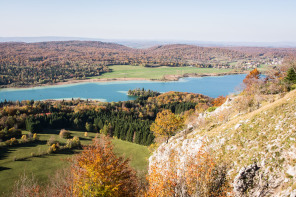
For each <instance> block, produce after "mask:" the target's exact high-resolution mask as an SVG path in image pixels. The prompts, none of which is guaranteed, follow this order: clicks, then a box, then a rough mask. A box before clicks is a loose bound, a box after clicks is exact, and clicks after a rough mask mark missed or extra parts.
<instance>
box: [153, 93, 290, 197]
mask: <svg viewBox="0 0 296 197" xmlns="http://www.w3.org/2000/svg"><path fill="white" fill-rule="evenodd" d="M236 99H237V97H235V98H232V100H231V101H228V102H226V103H225V104H224V105H222V106H221V107H220V108H218V109H216V111H214V112H212V113H207V114H203V115H200V116H199V117H197V118H196V119H195V121H194V122H193V127H192V125H188V127H189V128H191V129H193V131H192V132H191V133H189V134H186V132H188V129H187V130H185V131H183V132H181V133H180V134H178V135H177V136H175V137H172V138H171V139H170V140H169V142H168V143H167V144H162V145H161V146H160V147H159V148H158V150H157V151H155V152H154V154H153V155H152V156H151V157H150V159H149V165H150V169H151V166H153V165H156V164H157V165H158V167H159V169H165V168H167V166H170V163H175V165H176V166H179V168H178V169H181V170H183V171H186V170H187V169H186V161H187V160H189V158H190V157H191V156H192V155H194V154H195V153H196V152H198V151H199V149H200V147H202V146H203V145H205V146H206V149H207V150H208V151H209V152H210V153H211V154H212V155H213V156H214V157H215V158H216V159H217V161H219V162H224V163H227V164H228V166H229V169H228V173H227V176H228V179H229V180H230V182H231V188H232V191H233V192H232V193H233V195H234V196H293V197H294V196H296V91H292V92H290V93H288V94H287V95H285V96H284V97H283V98H280V99H278V100H276V101H275V102H272V103H270V104H266V105H265V106H263V107H261V108H259V109H258V110H256V111H253V112H251V113H246V114H240V113H238V112H235V111H234V110H232V109H233V108H235V107H234V105H235V104H236V103H235V102H236ZM225 114H228V115H229V117H228V118H226V119H225V118H221V117H222V116H225ZM221 119H223V121H220V120H221ZM172 152H175V153H177V154H175V155H177V157H175V158H174V159H173V160H172V158H171V157H170V154H171V153H172ZM181 174H182V173H178V178H179V179H181V178H180V176H182V175H181Z"/></svg>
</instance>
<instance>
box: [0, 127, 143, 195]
mask: <svg viewBox="0 0 296 197" xmlns="http://www.w3.org/2000/svg"><path fill="white" fill-rule="evenodd" d="M23 133H24V134H25V133H26V131H24V132H23ZM58 134H59V130H47V131H45V132H42V133H40V134H38V136H39V139H40V140H39V141H38V142H32V143H28V144H23V145H18V146H14V147H9V148H4V147H1V148H0V196H3V195H4V194H6V195H7V194H8V193H9V191H11V190H12V188H13V185H14V183H15V181H16V180H17V179H18V178H19V176H20V175H22V174H23V173H24V172H25V173H26V174H27V175H29V176H30V175H31V174H34V176H35V177H36V179H37V180H38V181H40V182H41V183H42V184H46V182H47V181H48V177H49V176H50V175H53V174H54V173H55V171H56V170H59V169H62V168H63V167H67V166H68V165H69V163H68V162H67V161H68V159H69V158H70V157H71V156H72V155H73V154H75V153H78V152H79V150H66V151H61V152H58V153H57V154H50V155H45V156H41V157H31V154H32V153H36V154H38V153H41V152H44V151H47V150H48V148H49V146H48V145H47V144H46V143H47V140H48V139H49V138H50V137H51V136H54V137H55V139H56V140H58V141H59V142H60V144H63V143H65V142H66V139H62V138H60V137H59V135H58ZM95 135H96V133H90V132H89V133H88V137H84V132H81V131H71V136H72V137H73V136H77V137H79V138H80V141H81V143H82V145H87V144H89V143H91V142H92V139H93V138H94V137H95ZM112 142H113V144H114V151H115V153H116V154H118V155H121V156H124V157H126V158H130V159H131V162H130V164H131V166H132V167H133V168H135V169H136V170H137V171H147V165H148V157H149V151H148V148H147V147H146V146H141V145H138V144H134V143H130V142H126V141H122V140H119V139H113V140H112ZM24 157H28V158H27V159H24V160H21V161H15V160H16V159H19V158H24Z"/></svg>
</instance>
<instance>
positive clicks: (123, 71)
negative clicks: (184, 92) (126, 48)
mask: <svg viewBox="0 0 296 197" xmlns="http://www.w3.org/2000/svg"><path fill="white" fill-rule="evenodd" d="M109 68H110V69H112V72H108V73H104V74H103V75H101V76H99V77H93V78H100V79H110V78H145V79H161V78H163V76H164V75H182V74H185V73H225V72H231V71H233V69H217V68H196V67H167V66H161V67H156V68H149V67H143V66H132V65H113V66H109Z"/></svg>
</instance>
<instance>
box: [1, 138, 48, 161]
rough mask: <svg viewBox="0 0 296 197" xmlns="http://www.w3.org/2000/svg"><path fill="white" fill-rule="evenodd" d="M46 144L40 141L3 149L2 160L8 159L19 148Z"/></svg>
mask: <svg viewBox="0 0 296 197" xmlns="http://www.w3.org/2000/svg"><path fill="white" fill-rule="evenodd" d="M44 144H46V141H44V140H38V141H34V142H28V143H24V144H16V145H13V146H5V147H1V148H0V160H2V159H5V158H7V157H8V155H9V154H10V153H12V152H13V151H16V149H17V148H20V147H21V148H26V147H35V146H38V145H44Z"/></svg>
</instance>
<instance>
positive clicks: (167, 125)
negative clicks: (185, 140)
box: [150, 110, 184, 142]
mask: <svg viewBox="0 0 296 197" xmlns="http://www.w3.org/2000/svg"><path fill="white" fill-rule="evenodd" d="M183 124H184V120H183V118H181V117H180V116H177V115H175V114H174V113H172V111H171V110H163V111H162V112H159V113H158V114H157V116H156V119H155V123H153V124H152V125H151V127H150V130H151V131H152V132H153V133H154V134H155V136H159V137H165V138H166V141H167V142H168V140H169V138H170V137H171V136H173V135H174V134H176V132H177V131H178V130H179V129H180V128H182V126H183Z"/></svg>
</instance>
